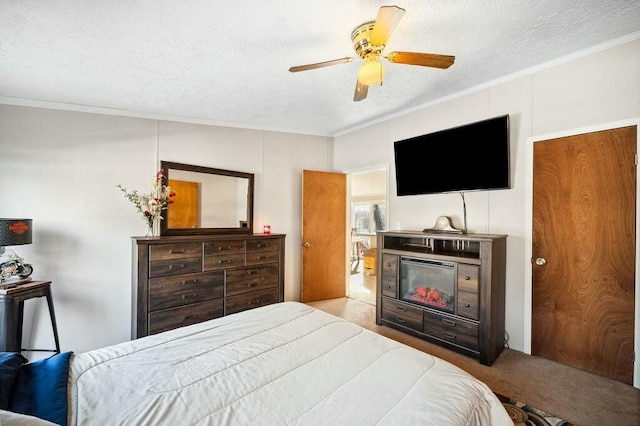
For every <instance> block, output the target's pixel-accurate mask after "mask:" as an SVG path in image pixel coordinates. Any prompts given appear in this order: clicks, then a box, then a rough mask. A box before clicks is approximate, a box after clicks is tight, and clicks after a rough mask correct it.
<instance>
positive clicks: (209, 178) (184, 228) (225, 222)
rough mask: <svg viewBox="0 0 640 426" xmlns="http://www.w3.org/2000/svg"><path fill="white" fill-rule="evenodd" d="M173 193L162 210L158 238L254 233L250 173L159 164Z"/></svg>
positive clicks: (187, 165) (252, 178)
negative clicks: (170, 201) (172, 196)
mask: <svg viewBox="0 0 640 426" xmlns="http://www.w3.org/2000/svg"><path fill="white" fill-rule="evenodd" d="M160 167H161V168H162V170H164V173H163V174H164V177H163V182H162V183H163V184H164V185H169V186H170V187H171V188H172V189H173V190H175V192H176V196H175V198H174V203H173V204H171V205H170V206H169V208H168V209H166V210H163V211H162V220H161V221H160V235H201V234H228V233H236V232H237V233H249V234H250V233H253V181H254V175H253V173H243V172H236V171H231V170H222V169H214V168H210V167H202V166H194V165H190V164H181V163H173V162H170V161H161V162H160Z"/></svg>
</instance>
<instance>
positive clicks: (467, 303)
mask: <svg viewBox="0 0 640 426" xmlns="http://www.w3.org/2000/svg"><path fill="white" fill-rule="evenodd" d="M457 297H458V299H457V301H456V305H457V306H456V314H458V315H460V316H463V317H465V318H471V319H473V320H477V319H478V307H479V304H478V293H469V292H468V291H458V294H457Z"/></svg>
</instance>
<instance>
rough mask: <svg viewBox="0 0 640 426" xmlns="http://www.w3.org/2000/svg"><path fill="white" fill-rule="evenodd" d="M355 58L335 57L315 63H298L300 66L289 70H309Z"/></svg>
mask: <svg viewBox="0 0 640 426" xmlns="http://www.w3.org/2000/svg"><path fill="white" fill-rule="evenodd" d="M353 59H354V58H349V57H347V58H340V59H333V60H331V61H324V62H318V63H315V64H307V65H298V66H295V67H291V68H289V72H299V71H307V70H314V69H316V68H324V67H330V66H331V65H339V64H346V63H347V62H351V61H353Z"/></svg>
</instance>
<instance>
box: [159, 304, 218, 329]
mask: <svg viewBox="0 0 640 426" xmlns="http://www.w3.org/2000/svg"><path fill="white" fill-rule="evenodd" d="M222 300H223V299H214V300H208V301H206V302H201V303H194V304H191V305H185V306H181V307H179V308H171V309H164V310H162V311H155V312H151V313H149V334H156V333H160V332H163V331H167V330H171V329H174V328H178V327H183V326H186V325H191V324H196V323H199V322H202V321H208V320H210V319H214V318H218V317H221V316H222V315H223V312H224V309H223V302H222Z"/></svg>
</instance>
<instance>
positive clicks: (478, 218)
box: [333, 40, 640, 351]
mask: <svg viewBox="0 0 640 426" xmlns="http://www.w3.org/2000/svg"><path fill="white" fill-rule="evenodd" d="M502 114H509V115H510V125H511V129H510V137H511V177H512V189H509V190H501V191H484V192H469V193H466V194H465V200H466V204H467V227H468V231H469V232H474V233H494V234H507V235H508V236H509V237H508V239H507V247H508V249H507V288H506V314H505V315H506V329H507V333H508V334H509V346H510V347H511V348H513V349H516V350H520V351H522V350H523V349H524V347H525V342H524V336H525V330H524V327H525V313H524V309H525V294H524V291H525V280H526V276H525V267H526V266H527V262H529V259H527V258H526V253H525V252H526V250H525V244H526V240H527V235H526V234H525V228H526V226H525V225H526V224H525V216H526V211H525V205H526V196H527V188H528V186H529V185H531V182H530V179H529V178H528V177H527V174H526V162H527V161H529V160H530V159H528V158H527V156H526V153H527V149H526V148H527V145H526V143H527V138H530V137H532V136H535V135H540V134H546V133H551V132H558V131H565V130H570V129H577V128H580V127H584V126H590V125H595V124H600V123H608V122H613V121H618V120H624V119H631V118H634V117H640V41H638V40H633V41H631V42H629V41H627V42H624V43H622V44H619V45H617V46H613V47H609V48H608V49H606V50H600V51H597V52H596V51H594V52H583V54H582V55H576V56H575V57H574V58H565V60H563V61H559V62H557V63H556V64H547V66H546V67H540V68H539V69H538V70H531V71H530V72H529V73H524V74H521V75H519V76H513V78H511V79H504V80H503V81H501V82H496V83H495V84H493V85H488V86H487V87H483V88H479V89H477V90H475V91H470V92H469V93H467V94H464V95H460V96H459V97H456V98H451V99H448V100H443V101H442V102H440V103H436V104H433V105H430V106H425V108H423V109H421V110H418V111H415V112H413V113H411V114H407V115H404V116H401V117H396V118H393V119H389V120H387V121H385V122H382V123H377V124H375V125H372V126H370V127H368V128H364V129H361V130H357V131H354V132H351V133H349V134H346V135H342V136H339V137H336V138H335V139H334V146H333V149H334V167H335V170H338V171H346V170H351V169H359V168H366V167H367V166H376V165H379V164H382V163H387V164H388V165H389V205H388V214H389V226H390V228H391V229H397V228H400V229H414V230H420V229H424V228H428V227H432V226H433V225H434V224H435V220H436V218H437V217H438V216H440V215H446V216H450V217H452V219H453V222H454V225H455V226H456V227H459V228H461V227H462V224H463V215H462V212H463V209H462V199H461V197H460V195H459V194H457V193H456V194H440V195H419V196H406V197H397V196H396V195H395V193H396V191H395V167H394V164H393V161H394V160H393V159H394V157H393V142H394V141H397V140H401V139H406V138H409V137H413V136H417V135H420V134H424V133H429V132H433V131H436V130H441V129H445V128H449V127H454V126H458V125H461V124H466V123H469V122H474V121H478V120H481V119H485V118H489V117H494V116H498V115H502ZM478 142H479V143H481V141H478ZM429 160H430V159H429V158H425V165H426V164H428V161H429ZM433 160H434V161H437V159H433ZM636 291H640V290H636ZM637 330H638V327H637ZM638 338H640V336H639V333H638V331H636V339H638Z"/></svg>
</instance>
